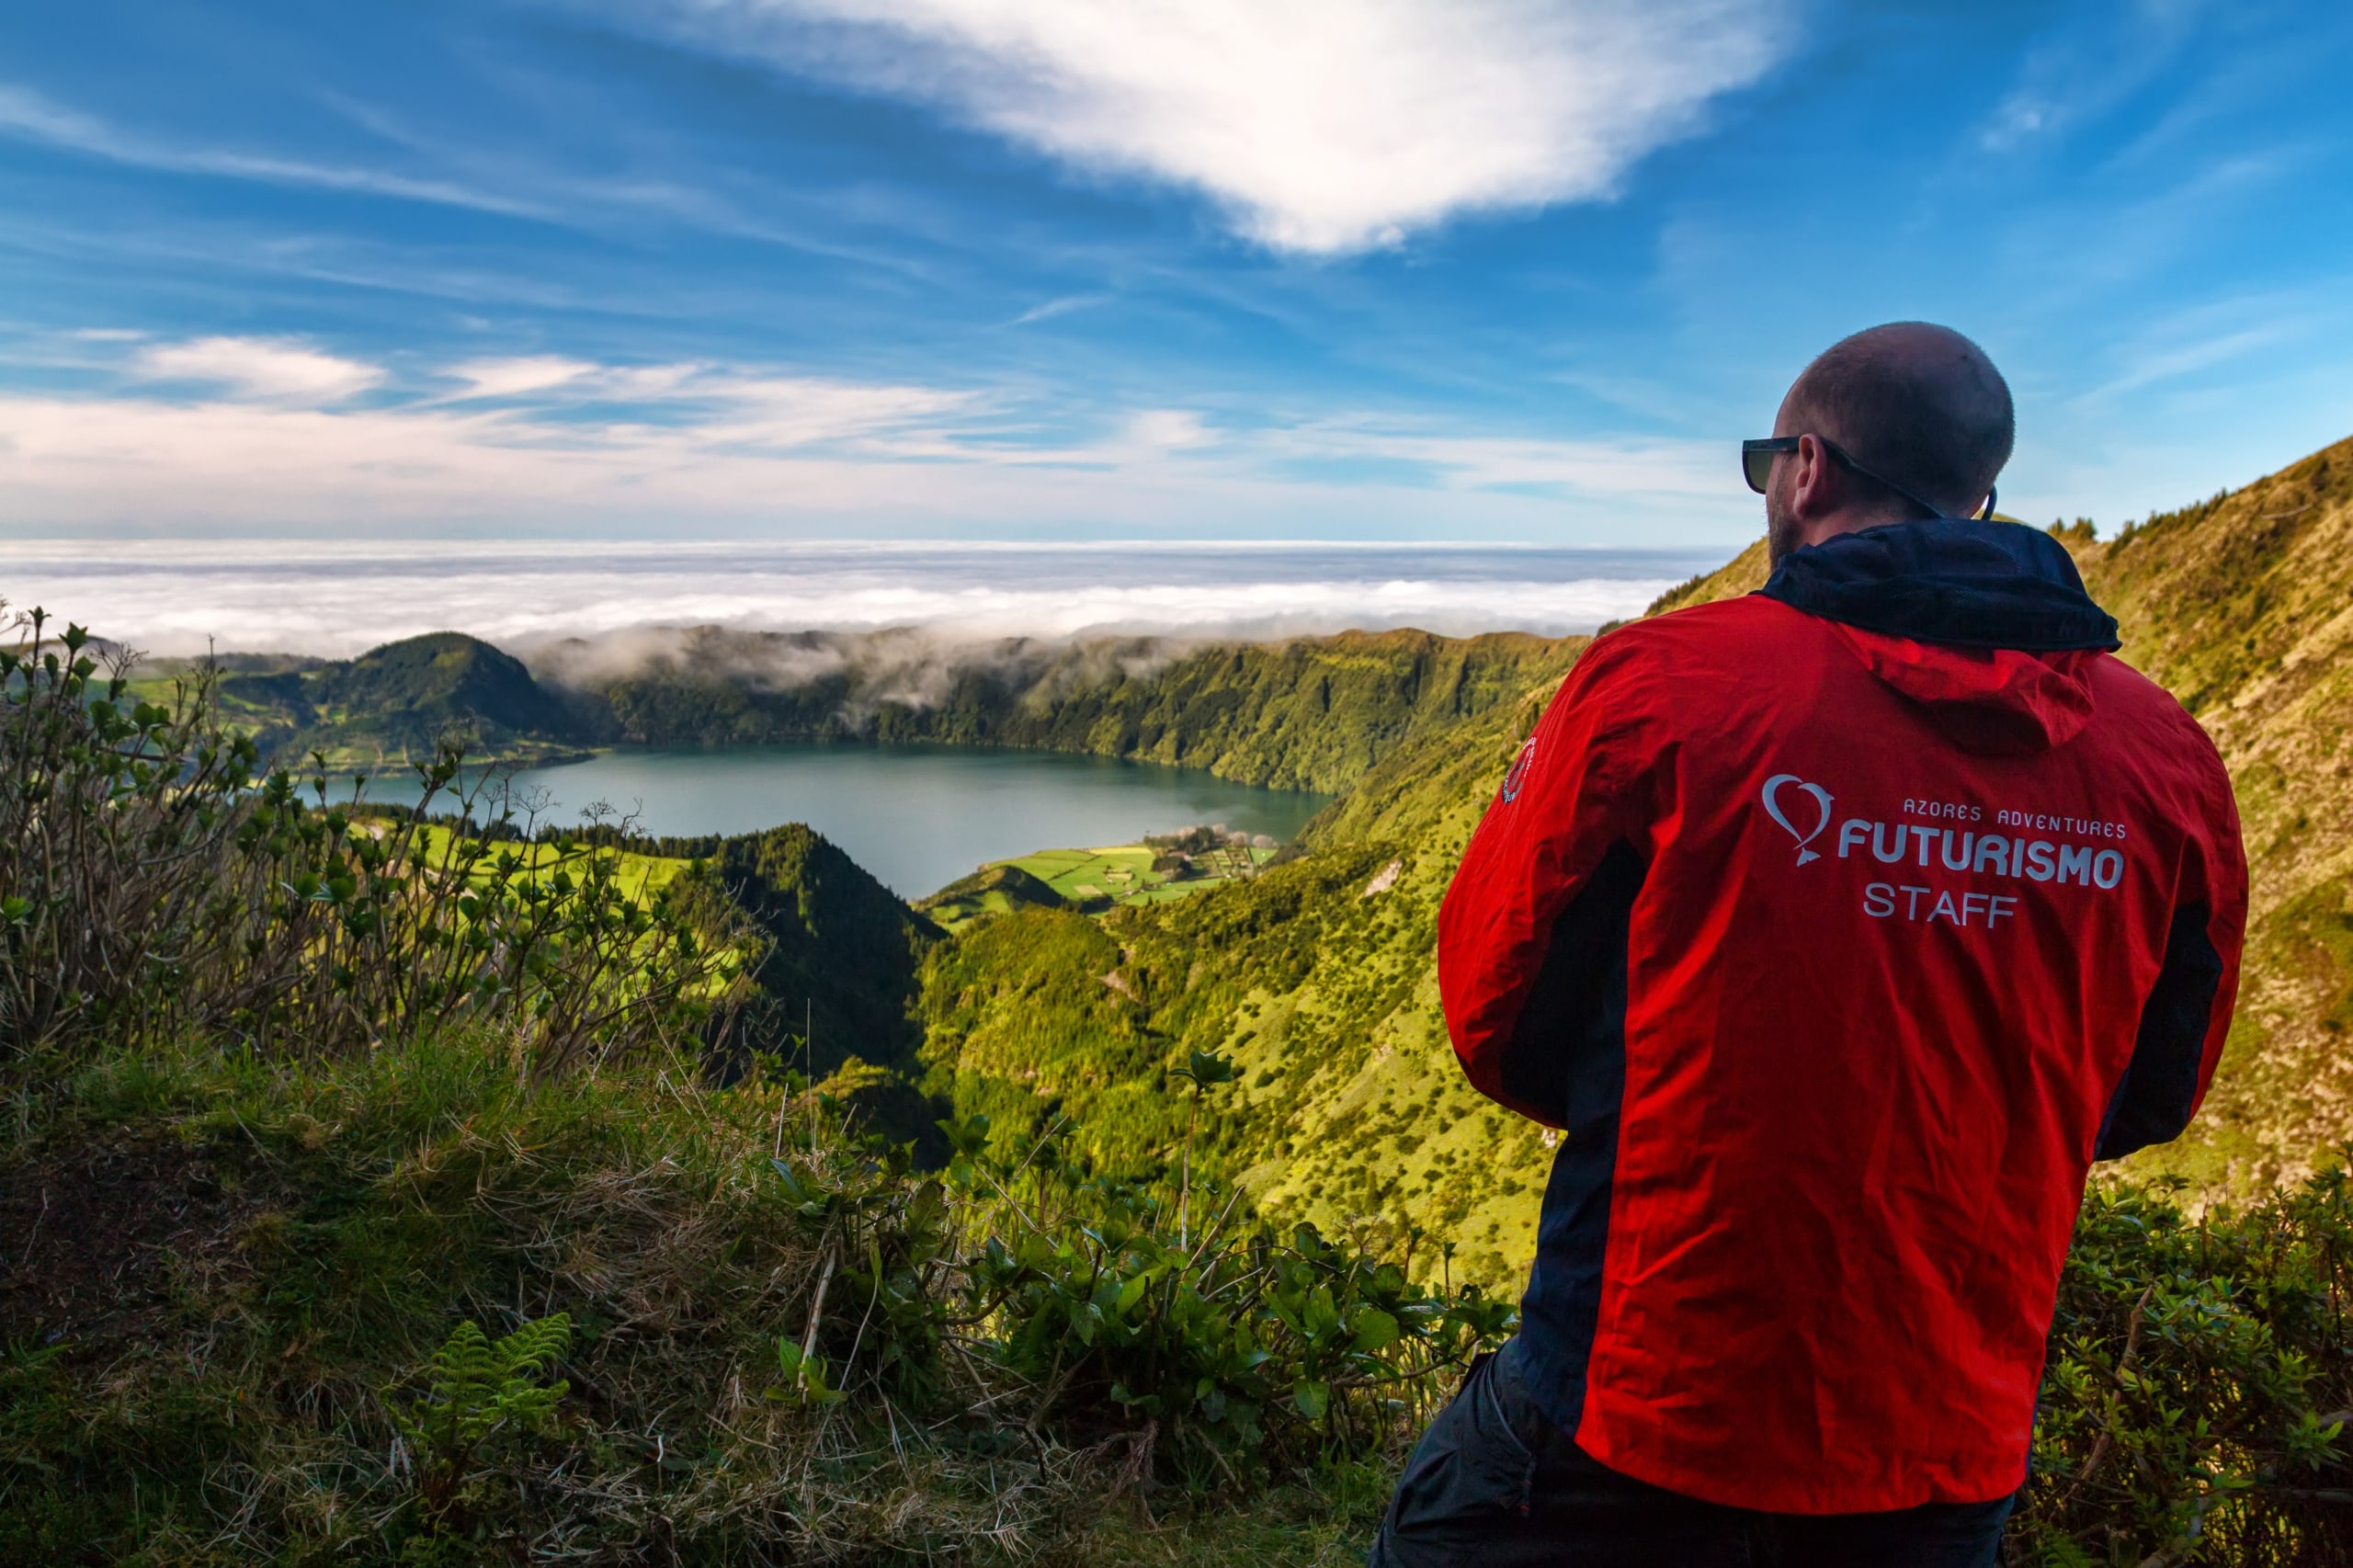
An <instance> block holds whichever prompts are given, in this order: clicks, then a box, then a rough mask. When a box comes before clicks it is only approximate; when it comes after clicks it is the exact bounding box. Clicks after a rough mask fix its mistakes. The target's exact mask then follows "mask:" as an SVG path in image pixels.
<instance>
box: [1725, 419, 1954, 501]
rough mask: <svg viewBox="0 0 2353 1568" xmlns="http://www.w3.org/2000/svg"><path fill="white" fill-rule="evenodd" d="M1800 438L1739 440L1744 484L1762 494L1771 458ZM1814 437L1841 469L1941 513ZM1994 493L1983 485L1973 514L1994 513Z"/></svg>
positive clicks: (1792, 447)
mask: <svg viewBox="0 0 2353 1568" xmlns="http://www.w3.org/2000/svg"><path fill="white" fill-rule="evenodd" d="M1802 439H1803V437H1798V436H1767V437H1764V438H1763V439H1761V440H1756V441H1743V442H1742V443H1741V444H1740V472H1741V477H1743V478H1744V479H1745V480H1747V481H1748V488H1750V489H1751V490H1754V491H1755V492H1756V494H1759V495H1762V494H1765V487H1766V485H1768V484H1769V483H1772V479H1773V460H1774V459H1775V458H1778V457H1779V456H1781V455H1782V454H1783V453H1784V452H1794V451H1796V450H1797V449H1798V442H1799V441H1800V440H1802ZM1814 439H1815V440H1816V441H1821V442H1822V449H1823V450H1824V451H1825V452H1828V453H1829V454H1830V455H1831V457H1832V458H1834V459H1835V460H1836V461H1837V463H1838V466H1839V467H1841V468H1843V469H1845V470H1846V471H1847V472H1849V473H1856V474H1860V475H1861V476H1862V477H1863V478H1865V479H1868V480H1870V482H1871V483H1874V484H1879V485H1883V486H1885V487H1886V488H1888V489H1890V490H1893V491H1894V492H1895V493H1896V494H1898V495H1901V496H1903V497H1904V499H1905V500H1906V501H1909V502H1911V503H1912V505H1914V506H1917V507H1919V508H1920V510H1922V511H1923V512H1926V513H1927V514H1928V515H1929V516H1930V517H1943V516H1944V515H1945V513H1944V508H1943V507H1941V506H1930V505H1929V504H1928V503H1927V502H1926V501H1923V500H1921V499H1920V498H1919V497H1918V496H1917V495H1915V494H1912V492H1910V491H1909V490H1906V489H1904V486H1902V485H1900V484H1898V483H1895V481H1893V480H1892V479H1889V478H1887V477H1885V476H1884V475H1881V474H1876V473H1873V472H1871V471H1870V470H1869V469H1867V468H1865V467H1864V466H1863V465H1862V464H1860V463H1859V462H1857V461H1856V460H1854V459H1852V458H1850V457H1848V456H1847V454H1846V453H1845V452H1843V451H1841V450H1840V449H1838V447H1837V445H1836V443H1835V442H1830V441H1823V440H1822V437H1819V436H1816V437H1814ZM1995 494H1997V492H1996V491H1995V489H1994V487H1993V486H1991V485H1988V486H1987V487H1986V490H1985V509H1984V511H1982V512H1979V513H1978V514H1977V516H1978V517H1980V518H1985V517H1992V516H1993V515H1994V497H1995Z"/></svg>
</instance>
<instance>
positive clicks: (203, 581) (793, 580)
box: [0, 543, 1718, 680]
mask: <svg viewBox="0 0 2353 1568" xmlns="http://www.w3.org/2000/svg"><path fill="white" fill-rule="evenodd" d="M1716 559H1718V557H1717V556H1715V555H1714V554H1712V553H1708V554H1683V553H1677V552H1668V551H1525V550H1496V549H1485V550H1480V549H1464V550H1435V549H1395V550H1383V549H1348V548H1341V547H1328V546H1308V545H1302V546H1290V547H1262V548H1256V549H1253V548H1249V547H1236V546H1233V545H1207V546H1196V547H1190V548H1182V547H1135V546H1126V547H1104V548H1098V549H1084V548H1081V549H1057V548H1019V547H995V548H987V547H973V546H969V545H941V546H921V547H917V546H905V547H892V548H883V547H860V546H855V545H833V546H827V545H801V546H758V547H722V546H661V545H649V544H638V545H626V546H623V545H613V546H573V547H568V548H565V549H563V550H561V551H530V550H526V549H518V548H517V547H515V546H512V545H506V546H497V547H492V546H484V545H468V544H460V543H431V544H424V545H381V544H371V545H364V546H347V547H335V546H318V545H305V546H286V547H274V546H256V545H252V544H216V545H204V544H179V545H172V544H152V545H149V544H142V545H138V546H133V547H128V548H123V549H110V550H106V551H90V550H87V549H85V548H82V547H79V546H73V545H59V546H39V545H20V546H17V547H14V548H12V550H11V551H10V552H9V559H8V563H7V567H6V572H5V574H0V595H5V597H6V598H7V600H8V601H9V602H10V603H11V604H13V605H15V606H16V607H17V608H30V607H31V606H33V605H36V604H38V605H41V606H43V607H45V608H48V609H49V610H51V612H52V613H54V614H57V615H60V616H64V617H70V618H71V619H74V620H78V621H81V622H82V623H84V624H85V625H88V626H90V627H92V628H93V629H95V630H97V631H99V632H101V633H102V634H104V635H107V636H110V637H114V638H117V639H119V640H121V641H125V642H130V643H131V644H133V645H135V646H137V647H140V648H142V649H145V650H148V651H151V652H154V653H200V652H202V651H203V650H204V649H205V648H207V647H208V646H210V647H213V648H218V649H220V650H222V651H224V652H225V651H244V652H288V653H316V654H334V655H346V654H351V653H359V652H362V651H364V650H365V649H367V648H369V647H372V646H375V645H376V644H378V643H381V642H389V641H391V640H392V639H394V638H398V637H405V636H412V635H415V634H416V633H419V632H425V631H468V632H472V633H473V634H474V635H476V636H479V637H483V638H486V639H488V640H489V641H491V642H496V643H498V644H499V645H501V646H503V647H507V648H511V649H513V650H515V651H517V652H520V653H528V654H532V655H533V656H537V653H538V651H539V650H541V649H543V648H545V647H547V646H548V645H550V644H551V643H553V642H557V641H558V640H560V639H563V638H567V637H585V638H605V637H613V636H620V637H622V638H623V641H620V642H614V643H613V644H611V646H612V647H613V648H615V649H616V650H621V651H622V652H621V653H620V656H623V657H627V658H632V659H633V658H640V657H644V656H648V655H651V654H654V653H659V652H660V651H661V650H663V649H664V648H673V649H675V647H676V633H675V632H669V631H660V630H658V629H661V628H676V627H694V626H720V627H728V628H736V629H743V630H751V631H879V630H881V629H885V628H907V629H912V631H914V632H915V633H917V634H919V635H920V636H921V637H924V638H929V639H934V640H938V641H940V642H954V643H971V642H987V641H991V640H996V639H1005V638H1030V639H1042V640H1048V641H1059V642H1067V641H1070V640H1074V639H1084V638H1090V637H1100V636H1111V635H1130V636H1144V635H1154V636H1170V637H1176V638H1208V637H1244V638H1260V637H1279V636H1289V635H1297V634H1310V633H1322V632H1331V631H1346V630H1349V629H1363V630H1381V629H1386V628H1392V627H1400V626H1414V627H1420V628H1422V629H1423V630H1426V631H1438V632H1446V633H1454V634H1471V633H1476V632H1483V631H1500V630H1506V629H1516V630H1522V631H1536V632H1543V633H1551V634H1560V633H1566V632H1573V631H1591V630H1592V629H1593V628H1594V627H1595V626H1597V625H1598V624H1599V623H1600V622H1602V621H1604V620H1607V619H1617V618H1621V617H1624V616H1627V615H1630V614H1632V613H1634V612H1635V611H1638V610H1640V609H1641V608H1642V607H1643V605H1645V604H1647V603H1648V602H1649V601H1650V600H1651V599H1652V598H1654V597H1656V596H1657V594H1658V593H1659V592H1660V591H1661V590H1662V589H1663V588H1664V587H1665V586H1666V585H1669V584H1670V583H1672V582H1675V581H1677V580H1679V579H1681V578H1682V577H1684V576H1687V575H1688V574H1690V573H1691V572H1693V571H1696V570H1699V569H1700V568H1701V567H1703V566H1707V565H1711V564H1714V562H1715V561H1716ZM627 638H636V639H639V642H636V643H634V644H632V643H630V642H627V641H626V639H627ZM665 640H666V641H665ZM834 657H835V654H832V653H826V652H824V650H823V649H814V650H812V651H811V652H809V653H808V654H807V661H808V665H807V668H805V669H801V670H797V671H795V672H794V675H793V678H794V679H796V680H797V679H802V678H808V677H809V676H813V675H815V674H821V673H823V668H824V665H825V661H827V660H828V659H831V658H834ZM917 662H918V663H919V662H920V661H917Z"/></svg>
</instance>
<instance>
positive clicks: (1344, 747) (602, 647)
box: [221, 627, 1567, 790]
mask: <svg viewBox="0 0 2353 1568" xmlns="http://www.w3.org/2000/svg"><path fill="white" fill-rule="evenodd" d="M1566 658H1567V651H1566V648H1564V645H1563V644H1562V643H1559V642H1553V641H1552V640H1550V639H1547V638H1540V637H1529V636H1524V635H1521V634H1518V633H1498V634H1495V635H1493V636H1487V637H1473V638H1449V637H1436V636H1432V635H1430V634H1429V633H1427V632H1422V631H1387V632H1379V633H1364V632H1347V633H1344V634H1342V635H1340V636H1336V637H1315V638H1300V639H1296V640H1293V641H1290V642H1265V643H1259V642H1246V643H1213V644H1207V645H1201V644H1173V643H1168V642H1162V641H1159V640H1156V639H1150V638H1144V639H1130V640H1126V641H1120V642H1079V643H1067V642H1036V641H1030V640H1025V639H1014V640H1008V641H1006V642H994V643H967V644H945V645H942V644H938V643H935V642H932V641H931V640H930V639H929V638H927V637H926V636H924V635H922V634H920V633H916V632H912V631H886V632H876V633H836V632H819V631H811V632H797V633H782V632H746V631H726V630H722V629H721V628H717V627H699V628H692V629H688V630H685V631H675V632H664V633H660V634H653V633H649V634H647V636H646V637H645V638H643V639H641V640H638V641H635V642H631V643H629V644H627V645H626V646H625V647H623V646H619V645H614V644H602V643H597V644H592V643H585V642H564V643H558V644H556V645H554V646H552V647H551V648H548V649H544V650H542V651H540V653H538V654H536V655H534V659H535V664H536V667H537V672H538V673H537V676H536V677H535V676H534V673H533V671H532V670H530V669H527V668H525V666H524V665H522V664H521V663H520V662H518V661H517V660H516V659H514V658H512V657H510V656H509V655H507V654H506V653H502V652H501V651H499V650H498V649H496V648H494V647H492V646H491V645H490V644H488V643H486V642H480V641H478V640H476V639H474V638H472V637H466V636H462V635H460V634H459V633H456V632H437V633H434V634H432V635H430V636H426V637H413V638H410V639H408V640H406V641H404V642H395V643H390V644H387V645H386V646H384V647H381V648H378V649H375V650H372V651H371V652H369V653H365V654H363V655H361V656H360V657H359V658H358V659H353V660H344V661H333V662H321V661H312V662H307V663H302V664H300V665H296V666H295V667H291V668H272V669H266V670H257V671H254V672H250V673H233V674H232V675H231V676H230V678H228V679H227V680H225V681H224V682H223V683H222V691H221V699H222V709H223V711H224V712H225V713H227V714H228V715H229V716H230V717H231V718H232V719H233V720H235V721H237V722H241V723H243V724H244V725H245V726H246V727H248V728H249V729H250V730H252V731H253V732H254V733H255V734H256V738H257V739H258V740H259V741H260V742H261V743H262V746H263V749H264V751H265V753H266V754H267V753H275V754H277V755H279V756H285V757H289V758H298V757H307V756H309V754H310V753H311V752H312V751H313V750H314V749H315V750H321V751H324V752H325V753H326V754H327V756H328V760H329V763H330V765H331V766H333V767H338V768H345V769H352V768H363V769H364V768H369V767H375V768H381V767H383V766H385V765H386V764H387V763H388V762H389V763H395V764H397V763H404V762H409V761H421V760H425V759H426V758H429V757H430V756H432V753H433V748H434V746H435V744H436V743H437V742H438V740H439V739H441V738H442V736H443V735H444V734H445V733H449V732H450V731H452V730H453V729H454V730H456V731H459V732H461V733H466V734H467V735H468V736H469V737H470V745H471V749H472V755H473V756H475V757H476V758H477V759H478V760H480V759H488V758H498V759H503V760H511V761H532V760H543V759H546V758H548V757H550V756H556V755H560V754H563V753H565V752H576V751H577V750H579V749H580V748H581V747H583V746H586V745H591V744H614V743H620V744H648V745H665V746H725V745H746V744H760V743H763V742H774V741H805V740H835V741H881V742H899V741H931V742H939V743H946V744H956V745H997V746H1022V747H1031V748H1037V749H1042V750H1051V751H1069V752H1087V753H1093V754H1095V755H1097V756H1120V757H1127V758H1131V759H1133V760H1135V761H1140V762H1158V763H1167V764H1172V765H1176V766H1181V767H1199V768H1205V769H1207V770H1209V771H1210V772H1212V773H1215V774H1218V775H1220V776H1221V777H1222V778H1233V779H1236V780H1239V781H1240V782H1243V783H1246V784H1265V785H1273V786H1277V787H1280V788H1287V789H1304V790H1341V789H1345V788H1347V786H1348V785H1349V784H1351V783H1353V782H1354V781H1355V780H1356V779H1357V778H1358V777H1359V776H1360V775H1361V774H1362V773H1363V772H1364V770H1365V769H1366V768H1368V767H1371V766H1372V764H1373V763H1374V762H1376V761H1377V760H1379V759H1380V758H1381V756H1383V755H1385V754H1386V752H1387V751H1388V749H1389V748H1390V747H1392V746H1393V745H1395V744H1398V743H1399V742H1401V741H1403V740H1404V739H1406V738H1408V737H1410V736H1413V735H1416V734H1421V733H1428V732H1431V731H1434V730H1437V729H1442V728H1443V727H1445V726H1446V725H1448V724H1450V723H1452V722H1455V721H1457V720H1460V719H1463V718H1467V717H1470V716H1472V715H1474V714H1477V713H1481V712H1483V711H1485V710H1487V709H1489V708H1491V707H1492V706H1494V705H1495V703H1497V702H1500V701H1509V700H1513V699H1516V698H1517V697H1518V694H1519V692H1520V691H1521V690H1522V689H1523V688H1524V687H1526V685H1527V683H1528V682H1529V680H1530V679H1533V678H1537V677H1539V676H1544V675H1547V674H1557V673H1558V672H1559V671H1560V670H1562V669H1563V668H1565V667H1566Z"/></svg>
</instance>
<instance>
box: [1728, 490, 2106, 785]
mask: <svg viewBox="0 0 2353 1568" xmlns="http://www.w3.org/2000/svg"><path fill="white" fill-rule="evenodd" d="M1758 591H1759V592H1760V593H1762V594H1764V595H1765V596H1766V597H1768V598H1776V599H1779V600H1780V601H1781V602H1782V603H1783V604H1786V605H1788V606H1790V608H1793V609H1800V610H1803V611H1804V612H1805V613H1807V614H1808V615H1813V616H1818V617H1820V618H1821V619H1824V620H1827V621H1830V622H1831V623H1832V625H1833V628H1834V630H1836V632H1837V633H1838V637H1839V641H1840V642H1843V643H1845V644H1846V646H1847V649H1848V651H1849V652H1851V653H1853V654H1854V655H1855V657H1856V658H1857V659H1858V660H1859V661H1860V662H1861V664H1862V665H1863V666H1864V667H1865V668H1866V669H1868V670H1870V672H1871V674H1872V675H1873V676H1877V677H1878V678H1879V679H1880V680H1881V681H1884V682H1885V683H1886V684H1887V685H1889V686H1890V687H1893V688H1894V689H1895V690H1897V691H1899V692H1901V693H1902V694H1903V695H1904V697H1906V698H1908V699H1910V700H1911V701H1913V702H1914V703H1915V704H1917V705H1918V706H1919V707H1920V708H1921V709H1923V710H1925V711H1926V712H1927V716H1928V718H1929V720H1930V722H1933V723H1934V724H1935V725H1936V726H1937V728H1938V731H1939V732H1940V733H1944V734H1945V735H1947V736H1948V737H1949V738H1950V739H1951V740H1952V742H1953V743H1954V744H1956V745H1959V746H1960V747H1961V748H1962V749H1963V750H1965V751H1969V752H1973V753H1976V754H1979V755H1981V756H2023V755H2027V754H2030V753H2033V752H2039V751H2045V750H2048V749H2050V748H2051V747H2053V746H2060V745H2064V744H2066V743H2067V742H2069V741H2071V740H2073V739H2075V736H2076V735H2077V734H2078V733H2081V732H2082V730H2083V728H2084V726H2085V725H2086V724H2087V723H2089V722H2091V716H2092V707H2093V699H2092V689H2091V682H2090V679H2089V672H2090V666H2091V665H2092V663H2093V661H2095V660H2097V658H2099V657H2100V656H2101V655H2102V654H2103V653H2108V652H2109V651H2111V650H2113V649H2114V648H2116V647H2117V646H2118V642H2117V636H2116V618H2115V617H2113V616H2111V615H2109V613H2108V612H2107V611H2106V610H2104V609H2102V608H2099V606H2097V604H2094V603H2093V602H2092V599H2091V597H2090V596H2089V595H2088V594H2086V593H2085V591H2084V583H2083V578H2082V577H2080V576H2079V575H2077V574H2076V572H2075V562H2074V561H2073V560H2072V559H2071V558H2070V557H2069V556H2068V554H2067V551H2065V549H2063V547H2062V546H2061V545H2060V544H2059V542H2058V541H2057V540H2054V539H2052V538H2051V537H2050V536H2049V535H2047V534H2044V533H2042V532H2040V530H2038V529H2035V528H2028V527H2026V526H2025V525H2023V524H2020V523H1996V522H1980V521H1976V520H1971V519H1961V518H1956V517H1935V518H1929V519H1926V520H1923V521H1919V522H1908V523H1889V524H1886V525H1883V526H1881V527H1880V528H1864V529H1861V530H1860V531H1859V532H1856V533H1851V534H1840V535H1838V536H1837V537H1836V538H1834V539H1829V540H1824V541H1823V542H1822V543H1820V544H1815V545H1808V546H1807V547H1805V548H1804V549H1802V550H1798V551H1791V552H1790V554H1789V555H1788V556H1786V557H1784V558H1783V560H1782V561H1781V563H1780V564H1779V566H1777V567H1775V568H1774V571H1773V575H1772V576H1771V577H1770V578H1768V580H1767V582H1766V584H1765V586H1764V587H1763V588H1761V589H1759V590H1758Z"/></svg>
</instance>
